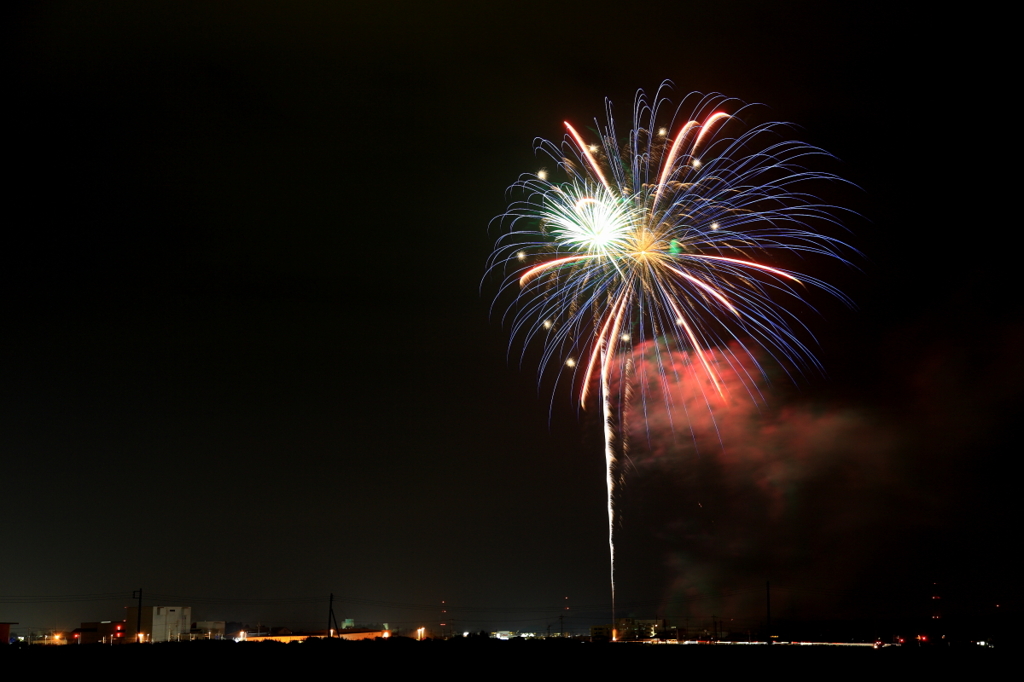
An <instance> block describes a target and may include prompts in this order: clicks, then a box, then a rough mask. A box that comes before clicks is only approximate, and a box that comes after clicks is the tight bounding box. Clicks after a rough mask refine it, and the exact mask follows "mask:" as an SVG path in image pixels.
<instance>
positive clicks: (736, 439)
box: [0, 0, 1024, 632]
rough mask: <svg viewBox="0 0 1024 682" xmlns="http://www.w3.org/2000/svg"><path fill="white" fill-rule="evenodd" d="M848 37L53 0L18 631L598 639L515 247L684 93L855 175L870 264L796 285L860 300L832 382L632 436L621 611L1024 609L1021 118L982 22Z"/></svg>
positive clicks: (673, 14) (27, 92) (29, 185)
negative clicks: (617, 143) (148, 607)
mask: <svg viewBox="0 0 1024 682" xmlns="http://www.w3.org/2000/svg"><path fill="white" fill-rule="evenodd" d="M824 4H825V3H820V2H780V3H744V2H715V3H710V2H706V3H666V4H657V5H656V4H647V3H639V4H638V3H625V4H618V5H615V4H606V3H601V2H598V3H595V2H565V3H563V2H533V1H528V2H518V3H514V4H506V5H500V6H497V5H496V6H492V7H490V8H482V7H481V6H480V5H479V3H471V2H462V1H461V0H459V1H455V0H453V1H451V2H436V3H417V4H412V3H401V2H394V3H379V4H378V5H377V7H376V8H374V9H368V8H364V9H358V10H353V9H348V8H344V7H343V3H281V4H269V3H253V2H244V3H218V4H217V5H216V6H208V5H207V4H206V3H180V2H175V3H154V2H149V3H144V5H139V4H137V3H129V2H124V3H112V2H110V3H87V4H75V3H47V4H40V3H20V5H18V8H17V9H16V10H14V11H13V12H12V13H11V14H12V18H11V21H10V24H9V26H8V28H7V30H6V33H7V39H6V40H5V43H7V44H9V46H10V49H9V50H8V51H7V62H8V67H9V68H8V73H9V76H8V83H7V86H6V89H7V91H8V95H7V97H6V101H7V106H6V109H7V111H8V115H9V116H11V121H12V122H11V123H9V124H8V138H7V145H6V148H7V150H8V151H7V153H6V154H5V157H6V159H7V166H8V169H9V170H8V176H9V177H8V180H7V181H6V183H5V190H6V191H5V195H6V200H5V206H6V211H5V213H6V218H5V220H4V225H5V229H4V243H3V248H2V249H0V254H2V255H0V257H2V259H3V262H2V267H0V278H2V281H3V287H2V293H0V306H2V311H3V324H2V326H0V455H2V463H3V464H2V472H0V501H2V503H3V509H4V522H3V524H2V527H0V556H2V559H3V561H2V565H0V598H2V599H0V620H2V621H19V622H20V623H21V624H22V626H21V627H22V628H24V627H25V626H31V627H39V628H51V627H58V628H70V627H76V626H77V625H78V624H79V623H80V622H81V621H88V620H100V619H112V618H120V617H122V615H121V614H122V613H123V611H122V607H123V606H126V605H129V604H130V603H131V601H130V598H129V597H130V594H131V591H132V590H134V589H138V588H140V587H141V588H143V589H144V590H145V591H146V593H147V594H152V595H154V597H153V599H154V600H157V599H160V601H159V602H157V601H153V603H154V604H155V603H166V604H172V603H178V604H181V605H191V606H192V607H193V615H194V616H195V617H196V618H202V619H212V620H240V621H246V622H253V623H255V622H256V621H260V622H262V623H263V624H268V623H269V624H272V625H289V626H291V627H293V628H300V627H317V626H320V627H322V626H323V622H324V621H325V619H326V597H327V595H328V594H329V593H331V592H333V593H335V595H336V596H337V598H338V599H339V600H341V601H340V605H338V606H337V607H336V609H337V612H338V615H339V618H343V617H344V618H355V619H356V620H357V621H359V622H382V621H383V622H388V623H389V624H390V625H392V627H402V628H412V627H418V626H420V625H427V626H431V625H434V624H436V623H437V622H438V619H439V611H440V608H441V607H440V604H441V602H442V600H444V601H445V602H446V603H447V605H449V607H450V614H449V619H454V623H455V628H456V629H457V630H463V629H465V630H479V629H481V628H488V629H490V628H507V629H521V630H541V631H543V630H546V628H548V626H549V625H551V624H552V623H557V621H556V620H555V619H556V618H557V615H558V613H559V608H560V607H561V606H563V605H564V603H565V601H566V597H568V602H569V605H570V612H569V613H570V614H571V615H570V621H569V623H571V627H573V628H575V629H577V630H578V631H581V632H582V631H584V630H585V629H586V628H588V627H589V626H590V625H592V624H599V623H604V622H608V621H609V619H610V617H611V608H610V604H609V597H608V558H607V544H606V535H605V533H606V525H605V524H606V510H605V491H604V485H605V483H604V478H603V476H604V471H603V455H602V450H601V448H602V444H601V434H600V425H599V424H598V423H596V421H595V420H594V419H593V418H592V417H588V416H586V415H585V414H578V413H577V411H576V409H575V407H574V406H573V403H572V399H571V396H570V395H569V393H568V391H567V390H564V389H558V390H554V389H553V387H552V385H551V383H550V382H546V381H544V382H541V383H540V384H539V385H538V380H537V371H536V363H535V357H534V355H531V354H528V356H527V360H526V362H524V364H523V366H522V367H520V366H519V362H518V358H519V354H518V347H517V346H513V347H512V350H513V352H512V353H511V354H510V353H509V348H510V346H509V343H510V342H509V329H508V328H507V327H506V328H503V327H502V324H501V319H500V315H492V314H491V312H490V305H491V302H492V300H493V298H494V296H495V294H496V293H497V290H498V285H499V283H500V281H498V280H494V279H484V272H485V265H486V260H487V257H488V255H489V253H490V251H491V249H492V247H493V244H494V240H495V239H496V238H497V236H498V235H499V234H500V231H499V230H498V229H496V227H494V226H492V227H491V229H490V231H488V225H489V223H490V222H491V220H492V218H494V217H495V216H496V215H498V214H500V213H501V212H503V211H504V210H505V208H506V206H507V195H506V192H505V190H506V188H507V187H508V186H509V185H510V184H511V183H512V182H514V181H515V180H516V179H517V177H518V176H519V174H520V173H523V172H532V171H534V170H536V169H537V168H538V167H539V165H540V163H541V162H540V161H539V160H538V158H537V157H536V156H535V155H534V153H533V140H534V138H535V137H538V136H539V137H544V138H548V139H560V138H561V136H562V133H563V128H562V121H563V120H570V121H579V122H580V123H581V126H586V125H588V124H592V121H593V119H594V117H603V107H604V98H605V97H608V98H610V99H611V101H612V102H613V103H614V105H615V111H616V113H617V116H618V118H619V120H620V121H623V122H624V121H628V119H629V116H630V112H631V107H632V102H633V97H634V93H635V92H636V90H637V88H644V89H645V90H647V91H648V92H649V93H651V92H653V91H654V90H655V89H656V88H657V87H658V85H659V84H660V83H661V82H662V81H663V80H666V79H667V80H671V81H672V82H673V83H674V84H675V90H674V97H676V98H681V97H682V96H684V95H685V94H686V93H687V92H690V91H701V92H714V91H717V92H722V93H724V94H726V95H729V96H732V97H736V98H739V99H741V100H743V101H746V102H760V103H764V104H765V105H766V106H767V107H768V111H769V112H770V116H771V118H773V119H775V120H780V121H789V122H793V123H795V124H797V126H798V128H797V129H796V131H795V132H794V137H796V138H798V139H801V140H803V141H806V142H808V143H811V144H814V145H817V146H820V147H822V148H824V149H826V150H828V151H829V152H831V153H832V154H834V155H835V156H836V158H837V160H836V161H835V162H832V163H825V164H824V165H823V166H819V169H821V170H827V171H830V172H833V173H836V174H837V175H839V176H841V177H843V178H845V179H846V180H849V181H850V182H851V183H853V184H854V185H856V186H857V187H858V188H859V189H853V188H843V187H840V186H832V187H828V188H825V189H824V190H823V192H824V196H825V198H826V199H827V200H829V201H831V202H833V203H837V204H840V205H842V206H844V207H845V208H848V209H850V211H851V214H849V215H848V217H846V218H844V224H845V227H846V228H847V231H843V230H838V229H837V230H836V231H835V232H834V233H833V236H836V237H839V238H841V239H844V240H846V241H847V242H849V243H850V244H851V245H852V246H853V247H855V248H856V249H858V250H859V251H860V252H861V254H862V255H859V256H858V255H853V256H850V261H851V263H852V266H851V267H845V266H843V265H841V264H839V263H838V262H836V261H831V262H828V261H812V262H808V264H807V265H806V267H805V271H807V272H808V273H809V274H811V275H813V276H815V277H818V278H820V279H823V280H826V281H828V282H830V283H833V284H835V285H836V286H838V287H839V288H841V289H842V290H843V291H844V292H845V293H846V294H847V295H848V296H849V297H850V298H851V299H852V300H853V301H854V303H855V307H854V308H852V309H851V308H848V307H846V306H844V305H843V304H842V303H841V302H840V301H837V300H835V299H831V298H829V297H828V296H825V295H818V294H813V293H812V294H811V295H810V296H809V298H808V307H807V308H806V309H804V310H801V311H798V312H799V313H800V315H801V316H802V318H803V319H804V321H805V322H806V324H807V325H808V327H809V329H810V330H811V331H812V332H813V333H814V335H815V336H816V337H817V340H818V345H817V346H816V348H817V350H816V351H815V354H816V356H817V357H818V358H819V359H820V361H821V362H822V364H823V366H824V373H823V374H808V375H807V376H804V377H802V378H800V379H799V380H798V381H797V382H796V384H793V383H791V382H787V381H785V380H784V379H781V378H776V379H775V380H774V381H773V382H772V384H771V385H770V386H766V387H765V388H764V393H765V396H766V397H765V401H764V403H763V404H762V405H760V406H758V407H738V408H735V409H732V410H729V411H727V412H724V413H723V414H721V415H719V417H718V419H717V421H716V423H717V424H718V429H719V432H720V435H717V436H714V437H712V435H711V433H712V431H714V427H712V426H709V424H708V423H706V422H700V423H694V424H692V425H691V427H692V432H691V431H690V430H688V429H687V428H686V427H683V428H682V429H681V432H678V433H675V434H673V433H670V432H664V431H660V430H658V429H656V428H653V427H652V429H651V432H652V435H651V436H650V438H648V437H647V436H646V434H645V433H642V432H643V431H644V429H643V425H640V427H639V428H640V431H638V432H637V433H636V434H634V438H633V439H632V446H631V457H630V461H629V462H628V464H627V465H626V467H625V470H624V486H623V488H622V491H621V494H620V498H619V501H620V510H621V516H620V525H619V528H618V531H617V533H618V550H617V552H618V554H617V556H618V559H619V563H618V569H617V575H618V590H619V609H618V611H619V615H634V616H637V617H647V618H653V617H666V618H670V619H676V620H677V621H679V622H680V624H682V622H683V621H686V622H687V623H689V625H691V626H697V625H699V624H701V623H705V622H709V621H710V619H711V616H712V615H715V616H716V617H718V618H726V619H734V620H735V621H736V623H737V627H741V628H743V627H757V624H758V622H759V619H762V618H763V592H764V583H765V581H766V580H771V582H772V586H773V590H775V592H774V593H773V609H775V611H776V615H777V617H779V618H793V619H801V618H806V619H812V618H861V617H874V616H879V615H882V616H887V617H889V616H892V617H896V616H904V615H907V616H921V615H926V614H928V613H930V612H931V609H932V608H933V604H932V603H931V602H930V597H931V596H932V594H933V593H934V592H941V594H942V595H943V596H944V598H946V599H947V602H943V603H944V604H946V603H949V604H950V606H948V607H946V608H948V609H953V610H956V609H959V610H960V611H961V612H964V613H968V612H969V613H971V614H976V615H977V616H979V617H982V618H987V617H989V616H990V615H991V613H992V611H991V609H994V608H995V606H994V605H995V604H997V603H1000V604H1004V605H1007V606H1003V607H1001V608H1008V607H1009V608H1017V609H1018V611H1019V606H1015V605H1016V604H1019V598H1020V588H1019V586H1017V585H1015V584H1014V581H1015V580H1018V579H1019V573H1020V569H1021V562H1020V559H1019V557H1017V556H1016V554H1017V553H1016V545H1017V544H1018V542H1017V540H1018V538H1019V531H1018V527H1019V522H1020V520H1021V519H1020V517H1021V514H1020V507H1019V501H1018V500H1019V495H1018V493H1017V487H1018V485H1017V476H1016V474H1015V473H1014V471H1015V469H1016V466H1017V459H1018V457H1019V454H1020V447H1019V445H1018V439H1017V436H1018V431H1019V429H1018V428H1017V424H1016V417H1017V415H1018V414H1019V411H1020V408H1021V397H1022V392H1021V385H1022V384H1021V381H1022V379H1024V363H1022V361H1021V355H1020V350H1021V346H1022V342H1024V324H1022V317H1021V313H1022V308H1021V304H1020V298H1019V296H1018V291H1019V288H1020V285H1019V282H1018V281H1017V279H1016V277H1015V275H1016V273H1018V272H1019V266H1018V265H1017V264H1016V263H1015V262H1014V258H1015V257H1016V253H1017V251H1016V248H1015V247H1014V246H1013V239H1014V233H1015V231H1016V230H1015V227H1014V224H1013V223H1012V222H1011V221H1009V220H1007V219H1006V218H1005V217H1003V215H1002V214H1003V213H1009V211H1008V209H1007V208H1006V204H1007V203H1008V202H1009V201H1012V200H1013V195H1012V194H1011V193H1009V192H1008V191H1007V188H1008V185H1009V176H1008V175H1007V176H1005V177H1003V176H1001V174H1002V173H1005V172H1006V171H1003V170H1001V162H1000V159H1003V158H1005V157H1007V156H1009V153H1010V152H1009V150H1008V145H1006V148H1003V147H1004V145H1003V144H1002V143H1001V140H1002V139H1004V138H1006V137H1007V136H1011V137H1012V135H1011V133H1012V130H1013V128H1012V126H1011V124H1010V121H1009V120H1008V119H1009V118H1010V117H1011V116H1012V114H1009V113H1004V111H1003V109H1002V107H1003V104H1002V102H1001V101H1000V98H1001V96H1000V95H998V92H999V90H998V88H997V87H994V86H993V84H992V83H989V82H987V80H986V77H983V75H982V74H983V73H985V72H986V70H987V69H989V60H988V58H987V57H986V55H985V52H984V49H983V48H981V47H980V46H981V45H983V44H984V41H983V40H981V39H980V38H979V35H980V34H979V32H980V31H982V27H981V26H980V25H977V24H965V23H960V22H959V20H957V19H955V18H954V17H952V16H951V17H942V16H936V15H929V16H921V15H917V14H913V13H911V12H909V11H907V12H904V11H903V10H901V9H898V7H897V6H896V5H895V4H892V3H880V4H878V5H877V6H876V5H871V4H870V3H858V4H857V5H856V6H851V7H849V8H848V9H845V10H840V9H835V8H831V9H824V8H823V7H822V5H824ZM992 20H993V21H996V20H997V19H996V18H993V19H992ZM1003 87H1004V88H1005V85H1004V86H1003ZM812 306H813V308H816V309H817V311H818V312H817V313H814V312H813V311H812V310H811V308H812ZM553 391H554V399H552V395H553ZM653 421H654V419H653V418H652V423H653ZM634 426H635V425H634ZM933 583H937V584H938V585H937V586H936V585H933ZM81 595H107V596H108V597H109V598H106V597H105V598H103V599H96V600H94V601H77V600H78V599H79V597H80V596H81ZM27 597H39V599H26V598H27ZM53 597H61V598H60V599H53ZM147 601H148V600H147ZM16 602H25V603H16ZM557 627H558V626H557V625H555V626H554V629H557Z"/></svg>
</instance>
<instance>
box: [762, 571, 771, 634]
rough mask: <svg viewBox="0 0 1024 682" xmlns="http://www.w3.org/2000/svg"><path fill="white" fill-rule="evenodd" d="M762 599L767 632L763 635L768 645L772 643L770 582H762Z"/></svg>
mask: <svg viewBox="0 0 1024 682" xmlns="http://www.w3.org/2000/svg"><path fill="white" fill-rule="evenodd" d="M764 598H765V606H766V607H767V609H768V614H767V621H768V630H767V631H766V632H765V633H764V634H765V639H766V640H767V642H768V643H769V644H771V643H772V583H771V581H770V580H765V581H764Z"/></svg>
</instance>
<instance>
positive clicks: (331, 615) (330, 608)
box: [327, 592, 341, 639]
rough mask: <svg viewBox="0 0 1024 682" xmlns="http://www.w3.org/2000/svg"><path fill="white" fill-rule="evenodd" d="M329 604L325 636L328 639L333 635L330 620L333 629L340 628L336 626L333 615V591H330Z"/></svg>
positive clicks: (336, 622)
mask: <svg viewBox="0 0 1024 682" xmlns="http://www.w3.org/2000/svg"><path fill="white" fill-rule="evenodd" d="M329 604H330V606H329V607H328V609H327V638H328V639H330V638H331V637H332V636H333V635H332V632H333V631H332V630H331V622H333V623H334V629H335V630H340V629H341V628H339V627H338V619H337V618H336V617H335V615H334V593H333V592H331V600H330V602H329Z"/></svg>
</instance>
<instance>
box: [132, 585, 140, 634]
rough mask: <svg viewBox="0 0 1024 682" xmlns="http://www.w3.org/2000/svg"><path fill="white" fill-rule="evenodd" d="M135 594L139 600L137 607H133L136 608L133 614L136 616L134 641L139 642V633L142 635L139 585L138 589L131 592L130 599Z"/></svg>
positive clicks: (133, 597)
mask: <svg viewBox="0 0 1024 682" xmlns="http://www.w3.org/2000/svg"><path fill="white" fill-rule="evenodd" d="M136 596H137V597H138V600H139V607H138V608H137V609H135V610H136V614H135V616H136V618H135V642H136V643H139V642H141V641H142V638H141V635H142V588H141V587H140V588H139V589H138V590H136V591H135V592H132V599H135V598H136Z"/></svg>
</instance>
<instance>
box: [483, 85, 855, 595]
mask: <svg viewBox="0 0 1024 682" xmlns="http://www.w3.org/2000/svg"><path fill="white" fill-rule="evenodd" d="M667 88H668V84H663V85H662V87H661V88H659V90H658V92H657V93H656V94H655V97H654V98H653V100H648V99H647V97H646V96H645V94H644V93H643V91H640V92H638V94H637V97H636V99H635V102H634V106H633V123H632V126H631V128H630V129H629V131H628V134H627V136H626V137H625V138H620V137H619V136H618V135H617V133H616V127H615V121H614V118H613V116H612V110H611V105H610V103H606V122H605V124H604V125H601V124H600V123H597V122H596V121H595V125H596V129H595V131H594V133H593V134H592V135H589V136H585V135H584V134H581V133H580V132H578V131H577V129H576V128H574V127H573V126H572V125H571V124H570V123H568V122H566V123H565V129H566V134H565V137H564V139H563V141H562V142H561V144H555V143H552V142H549V141H547V140H539V141H538V143H537V148H538V150H539V151H541V152H543V153H544V154H545V155H547V156H549V157H550V158H551V160H552V161H553V163H554V165H555V167H556V169H557V170H554V171H552V172H551V173H549V172H548V171H546V170H542V171H539V172H537V173H535V174H528V175H524V176H522V177H521V178H520V179H519V181H518V182H516V183H515V184H514V185H513V186H512V188H511V189H512V191H513V192H517V193H518V194H519V196H520V197H521V198H520V199H519V200H517V201H515V202H514V203H512V204H511V206H510V207H509V209H508V210H507V211H506V213H504V214H503V215H502V216H500V218H499V219H498V220H499V221H500V222H502V224H503V225H504V226H505V227H506V231H505V232H504V233H503V235H502V236H501V237H500V238H499V239H498V242H497V244H496V246H495V251H494V253H493V255H492V257H491V260H490V262H489V269H490V270H501V271H502V272H503V273H504V275H505V277H506V279H505V281H504V284H503V286H502V291H506V290H508V289H513V290H515V296H514V302H513V303H512V304H511V306H510V307H509V309H508V312H507V313H506V320H507V321H510V322H511V325H512V329H513V337H514V338H520V339H522V340H523V341H524V346H525V345H529V344H531V343H539V344H540V345H541V346H542V357H541V373H542V374H543V373H544V372H545V370H553V369H555V368H556V367H557V375H558V378H559V379H569V380H571V381H572V383H573V385H574V391H576V392H578V398H579V404H580V406H581V407H582V408H584V409H587V408H588V407H590V405H591V404H592V403H599V404H600V405H601V409H602V416H603V422H604V437H605V459H606V468H607V485H608V523H609V549H610V551H611V554H612V599H613V610H614V589H615V588H614V543H613V529H614V505H613V504H612V503H613V493H614V482H615V470H616V452H617V450H618V449H620V448H621V442H617V441H620V440H621V436H619V435H618V431H619V430H618V429H617V428H616V424H617V423H621V419H622V417H623V415H622V414H621V410H623V409H625V405H626V404H627V403H628V402H629V401H628V400H626V399H625V396H623V395H622V394H621V392H622V391H628V390H633V389H631V388H630V387H631V386H634V385H635V386H636V387H637V390H640V391H641V396H640V397H641V400H643V386H645V385H647V384H649V382H651V381H660V382H661V383H662V387H663V388H667V386H666V382H667V381H668V380H669V379H670V378H673V379H676V380H678V379H679V378H680V377H677V376H670V375H675V374H678V372H679V371H680V370H679V368H678V364H677V363H674V362H671V361H668V360H667V359H668V358H669V356H670V355H671V354H672V353H676V352H678V351H686V352H688V354H689V357H691V358H693V361H692V362H691V363H690V364H689V367H688V370H685V371H690V372H695V373H698V374H699V375H700V379H701V384H702V385H707V386H708V387H709V393H710V395H708V396H707V398H708V400H711V399H713V398H714V397H715V396H717V397H718V398H725V397H726V386H725V384H724V383H723V382H722V381H721V379H720V377H719V374H718V371H717V369H716V366H715V364H714V363H712V362H709V361H708V359H707V358H708V353H707V352H706V351H711V350H712V349H717V350H718V352H719V356H720V357H724V358H725V359H726V361H727V362H729V363H730V364H732V365H733V369H735V370H737V371H739V372H741V373H742V372H745V371H746V370H745V369H744V368H746V367H749V366H751V365H750V362H749V361H748V358H743V359H742V361H741V359H740V358H738V357H737V356H736V353H738V352H739V353H744V354H745V355H747V356H749V357H750V358H752V357H753V356H752V355H750V353H749V352H748V350H747V349H748V347H749V344H751V343H753V344H756V345H757V346H760V347H762V348H764V349H765V350H766V351H767V352H768V353H769V355H771V356H773V357H774V358H776V359H777V360H778V361H779V362H780V364H781V365H783V366H785V367H789V368H794V369H795V370H796V371H802V370H805V369H807V368H809V367H811V368H813V367H816V366H817V361H816V360H815V359H814V356H813V354H812V353H811V352H810V351H809V349H808V348H807V347H806V344H805V343H804V342H803V341H801V338H800V337H801V336H802V335H803V334H799V333H798V330H800V329H802V328H804V325H803V323H802V322H801V321H800V320H799V318H798V317H797V316H796V315H794V314H792V313H791V312H790V311H789V308H788V307H787V306H788V305H789V304H791V303H793V302H796V301H799V300H801V296H802V294H803V293H804V292H805V291H806V290H807V289H808V288H818V289H823V290H825V291H827V292H829V293H831V294H834V295H835V296H838V297H840V298H843V296H842V294H840V293H839V292H838V291H837V290H836V289H834V288H833V287H831V286H829V285H828V284H826V283H824V282H822V281H820V280H817V279H814V278H812V277H808V276H806V275H803V274H799V273H797V272H794V271H792V270H789V269H787V268H785V267H782V266H779V265H778V264H775V263H773V262H772V256H773V254H774V255H778V252H780V251H786V252H790V253H798V254H818V255H825V256H830V257H834V258H838V259H840V260H843V257H842V255H841V253H842V252H843V251H846V250H847V247H846V246H845V244H843V243H842V242H841V241H838V240H836V239H834V238H832V237H829V236H826V235H825V234H823V233H822V232H821V231H820V228H821V227H827V226H830V225H837V224H838V220H837V218H836V214H837V212H838V209H837V208H836V207H834V206H830V205H828V204H826V203H823V202H821V201H819V200H818V199H817V198H816V197H815V196H814V195H813V194H811V193H810V188H811V187H812V186H813V185H815V184H816V183H820V182H821V181H829V180H839V178H837V177H836V176H834V175H832V174H830V173H822V172H816V171H813V170H809V169H808V168H806V167H805V165H804V164H805V163H806V162H808V161H810V160H813V158H814V157H820V156H827V153H826V152H824V151H823V150H821V149H818V148H816V147H813V146H810V145H807V144H804V143H801V142H796V141H792V140H790V139H788V138H787V137H786V133H787V132H788V130H789V126H788V125H786V124H782V123H765V124H760V125H756V126H753V127H747V126H746V125H745V124H744V122H743V120H742V117H743V116H744V114H745V113H747V112H748V110H749V109H750V107H749V106H748V105H744V104H743V103H741V102H739V101H737V100H733V99H729V98H727V97H725V96H723V95H719V94H711V95H701V94H696V93H693V94H690V95H688V96H687V97H686V98H684V99H683V101H682V103H680V104H679V105H678V106H677V107H675V108H674V109H672V108H671V107H669V106H668V100H667V98H666V97H665V96H664V95H663V93H664V92H667ZM662 114H664V115H662ZM661 119H667V120H665V122H664V127H659V125H658V123H659V121H660V120H661ZM555 175H557V176H559V177H560V178H563V179H560V180H556V179H554V178H553V177H551V176H555ZM641 344H642V346H643V347H644V348H645V349H648V350H647V351H645V352H651V351H650V349H654V350H653V353H654V355H655V358H654V362H653V366H654V367H657V368H660V371H659V372H655V376H643V377H635V379H636V381H630V380H629V377H630V368H631V367H633V366H634V360H635V359H634V358H633V352H634V349H636V348H640V347H641ZM659 354H662V355H663V356H664V357H665V358H666V362H664V363H663V362H661V361H660V360H659ZM642 364H643V366H644V367H649V366H652V363H651V362H650V359H649V358H648V361H647V362H645V363H642ZM754 366H756V363H755V365H754ZM754 384H755V382H753V381H751V382H748V383H747V388H748V390H756V389H755V388H753V387H754ZM613 386H614V391H613ZM595 393H596V394H597V395H596V396H595ZM613 393H615V395H613ZM658 394H660V395H666V396H667V395H670V392H669V391H667V390H663V391H658Z"/></svg>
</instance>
